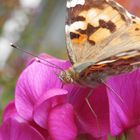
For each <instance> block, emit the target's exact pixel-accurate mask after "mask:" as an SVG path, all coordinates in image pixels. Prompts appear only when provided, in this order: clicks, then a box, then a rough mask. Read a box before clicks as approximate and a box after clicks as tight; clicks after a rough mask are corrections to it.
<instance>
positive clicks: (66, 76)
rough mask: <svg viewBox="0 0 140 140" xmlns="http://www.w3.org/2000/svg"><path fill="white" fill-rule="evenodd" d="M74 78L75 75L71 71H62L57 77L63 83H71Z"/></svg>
mask: <svg viewBox="0 0 140 140" xmlns="http://www.w3.org/2000/svg"><path fill="white" fill-rule="evenodd" d="M74 77H75V74H74V72H73V71H72V70H71V69H68V70H66V71H62V72H61V73H60V75H59V78H60V79H61V80H62V81H63V82H64V83H73V82H74Z"/></svg>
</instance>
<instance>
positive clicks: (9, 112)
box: [2, 101, 25, 122]
mask: <svg viewBox="0 0 140 140" xmlns="http://www.w3.org/2000/svg"><path fill="white" fill-rule="evenodd" d="M9 118H14V119H16V120H18V121H19V122H25V120H24V119H23V118H21V117H20V116H19V115H18V114H17V111H16V108H15V103H14V101H11V102H10V103H9V104H8V105H7V106H6V108H5V109H4V112H3V116H2V121H3V122H4V121H6V120H7V119H9Z"/></svg>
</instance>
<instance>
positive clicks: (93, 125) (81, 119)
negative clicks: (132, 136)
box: [75, 85, 109, 138]
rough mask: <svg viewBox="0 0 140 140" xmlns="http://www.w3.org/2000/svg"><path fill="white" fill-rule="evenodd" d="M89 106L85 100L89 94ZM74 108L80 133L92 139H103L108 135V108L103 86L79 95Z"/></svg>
mask: <svg viewBox="0 0 140 140" xmlns="http://www.w3.org/2000/svg"><path fill="white" fill-rule="evenodd" d="M90 92H91V93H92V94H91V96H90V97H89V102H90V106H91V108H92V110H93V111H94V112H95V113H93V112H92V110H91V109H90V106H89V105H88V104H87V103H86V101H85V99H86V97H87V96H88V94H89V93H90ZM77 104H79V105H78V106H77V107H76V108H75V112H76V117H77V125H78V129H79V131H80V133H82V134H85V133H86V134H90V135H91V136H92V137H94V138H99V137H104V136H106V135H108V133H109V107H108V98H107V93H106V88H105V86H103V85H102V86H99V87H98V88H96V89H95V90H92V89H91V90H90V91H89V92H87V93H83V94H80V95H79V98H77Z"/></svg>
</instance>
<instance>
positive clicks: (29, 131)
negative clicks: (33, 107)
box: [0, 102, 47, 140]
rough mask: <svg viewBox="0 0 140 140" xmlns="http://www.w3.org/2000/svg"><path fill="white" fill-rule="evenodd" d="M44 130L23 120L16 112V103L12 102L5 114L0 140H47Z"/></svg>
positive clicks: (0, 129)
mask: <svg viewBox="0 0 140 140" xmlns="http://www.w3.org/2000/svg"><path fill="white" fill-rule="evenodd" d="M42 130H43V129H42V128H39V127H38V128H37V127H34V126H33V125H31V124H30V122H27V121H25V120H24V119H23V118H21V117H20V116H19V115H18V113H17V112H16V109H15V105H14V102H11V103H9V104H8V105H7V107H6V109H5V111H4V113H3V123H2V126H1V128H0V140H45V138H44V137H43V131H42ZM46 134H47V131H46Z"/></svg>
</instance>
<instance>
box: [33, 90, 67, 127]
mask: <svg viewBox="0 0 140 140" xmlns="http://www.w3.org/2000/svg"><path fill="white" fill-rule="evenodd" d="M67 94H68V92H67V91H66V90H63V89H57V88H56V89H50V90H48V91H47V93H45V94H43V95H42V96H41V98H40V100H39V101H38V104H37V105H36V107H35V109H34V120H35V122H36V123H37V124H38V125H39V126H41V127H43V128H46V129H47V121H48V114H49V112H50V110H51V109H52V108H53V107H55V106H56V105H59V104H62V103H65V102H66V101H67V98H66V97H67Z"/></svg>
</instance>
